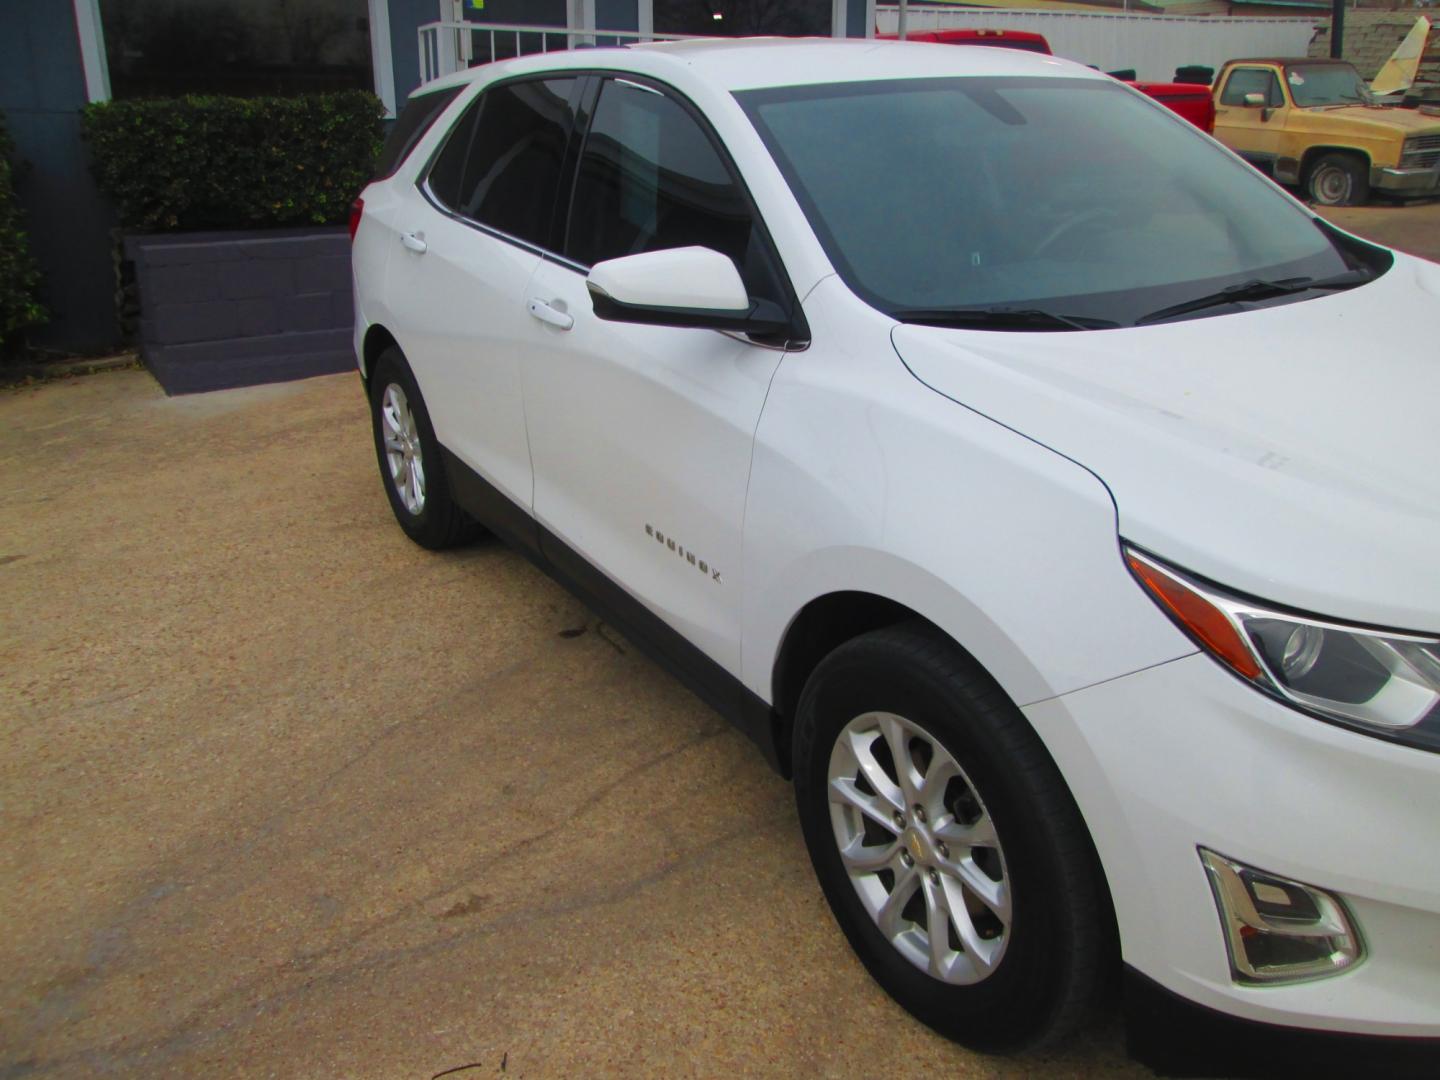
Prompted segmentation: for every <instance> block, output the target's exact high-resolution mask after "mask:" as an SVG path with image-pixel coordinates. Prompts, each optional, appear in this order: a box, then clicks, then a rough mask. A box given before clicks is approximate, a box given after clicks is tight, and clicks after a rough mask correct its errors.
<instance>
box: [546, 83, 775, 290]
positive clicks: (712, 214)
mask: <svg viewBox="0 0 1440 1080" xmlns="http://www.w3.org/2000/svg"><path fill="white" fill-rule="evenodd" d="M751 224H752V223H751V215H750V208H749V205H748V204H747V202H746V200H745V197H744V195H743V194H742V193H741V191H740V189H739V187H738V186H737V185H736V184H735V182H734V181H733V179H732V178H731V176H730V172H729V170H728V169H727V168H726V166H725V163H724V161H722V160H721V158H720V155H719V154H718V153H717V152H716V150H715V147H714V146H713V145H712V144H711V142H710V140H709V139H708V138H707V137H706V135H705V132H704V131H703V130H702V129H701V127H700V126H699V124H698V123H696V121H695V120H694V119H693V118H691V116H690V115H689V114H688V113H687V112H686V111H685V110H684V109H683V108H682V107H681V106H680V105H679V104H678V103H676V102H675V101H673V100H671V99H670V98H668V97H666V96H664V95H663V94H660V93H659V92H657V91H655V90H651V89H649V88H647V87H642V86H639V85H637V84H634V83H629V82H625V81H623V80H614V81H610V82H607V83H605V85H604V88H603V89H602V90H601V93H600V101H599V103H598V104H597V106H596V109H595V119H594V121H593V122H592V124H591V127H590V134H589V136H588V138H587V139H586V140H585V150H584V154H583V155H582V157H581V159H580V175H579V177H578V179H577V180H576V184H575V199H574V202H573V204H572V206H571V212H570V232H569V238H568V243H567V245H566V254H567V255H569V256H570V258H572V259H574V260H575V261H576V262H579V263H583V264H585V265H586V266H590V265H593V264H595V263H597V262H600V261H601V260H603V259H613V258H616V257H618V256H621V255H636V254H639V253H640V252H642V251H660V250H663V249H665V248H677V247H687V246H689V245H691V244H698V245H700V246H701V247H708V248H713V249H714V250H715V251H719V252H721V253H723V254H725V255H729V256H730V258H732V259H733V260H735V262H736V264H737V265H738V266H740V268H741V270H742V275H743V274H744V272H745V268H746V264H747V261H752V260H753V259H755V258H758V253H752V250H751V248H752V245H751V232H752V229H751ZM753 272H754V269H753V268H752V274H753ZM747 284H750V280H749V279H747Z"/></svg>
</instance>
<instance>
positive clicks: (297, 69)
mask: <svg viewBox="0 0 1440 1080" xmlns="http://www.w3.org/2000/svg"><path fill="white" fill-rule="evenodd" d="M368 13H369V6H368V3H367V0H244V2H243V3H238V2H236V0H100V17H101V21H102V24H103V26H104V31H105V55H106V61H107V63H108V65H109V68H110V90H111V96H112V97H114V98H117V99H118V98H137V97H174V96H178V95H180V94H234V95H238V96H241V97H253V96H257V95H262V94H298V93H305V92H309V91H317V90H345V89H361V90H373V89H374V72H373V70H372V66H371V54H370V25H369V19H368Z"/></svg>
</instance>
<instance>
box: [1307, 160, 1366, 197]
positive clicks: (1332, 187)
mask: <svg viewBox="0 0 1440 1080" xmlns="http://www.w3.org/2000/svg"><path fill="white" fill-rule="evenodd" d="M1305 195H1306V197H1307V198H1309V200H1310V201H1311V202H1312V203H1315V204H1317V205H1319V206H1364V205H1365V204H1366V203H1367V202H1369V201H1370V174H1369V170H1368V169H1367V168H1366V166H1365V162H1364V160H1362V159H1361V158H1359V157H1357V156H1356V155H1354V154H1324V155H1322V156H1321V157H1318V158H1316V159H1315V161H1314V162H1313V163H1312V164H1311V166H1310V168H1309V169H1308V170H1307V171H1306V173H1305Z"/></svg>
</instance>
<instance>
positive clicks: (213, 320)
mask: <svg viewBox="0 0 1440 1080" xmlns="http://www.w3.org/2000/svg"><path fill="white" fill-rule="evenodd" d="M125 256H126V258H128V259H130V260H132V261H133V262H134V264H135V283H136V286H137V287H138V289H139V293H140V358H141V359H142V360H143V361H144V362H145V366H146V367H147V368H149V369H150V373H151V374H152V375H154V376H155V378H156V380H157V381H158V382H159V383H160V385H161V386H162V387H164V388H165V392H166V393H167V394H196V393H200V392H202V391H205V390H225V389H228V388H230V387H234V386H254V385H257V384H259V383H270V382H284V381H287V380H290V379H307V378H309V377H310V376H312V375H328V374H331V373H332V372H337V371H348V370H351V369H353V368H354V367H355V353H354V349H353V347H352V345H351V328H352V326H353V324H354V321H355V313H354V307H353V298H352V296H351V292H350V239H349V236H348V235H347V233H346V229H345V227H344V226H343V225H337V226H327V227H324V228H318V229H267V230H261V231H257V232H213V233H168V234H157V235H147V236H128V237H126V238H125Z"/></svg>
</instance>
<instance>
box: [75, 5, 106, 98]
mask: <svg viewBox="0 0 1440 1080" xmlns="http://www.w3.org/2000/svg"><path fill="white" fill-rule="evenodd" d="M75 36H76V38H77V39H78V40H79V43H80V63H81V66H82V67H84V69H85V98H86V100H88V101H92V102H94V101H109V100H110V65H109V63H108V62H107V61H106V60H105V27H104V25H103V24H102V23H101V22H100V0H75Z"/></svg>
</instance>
